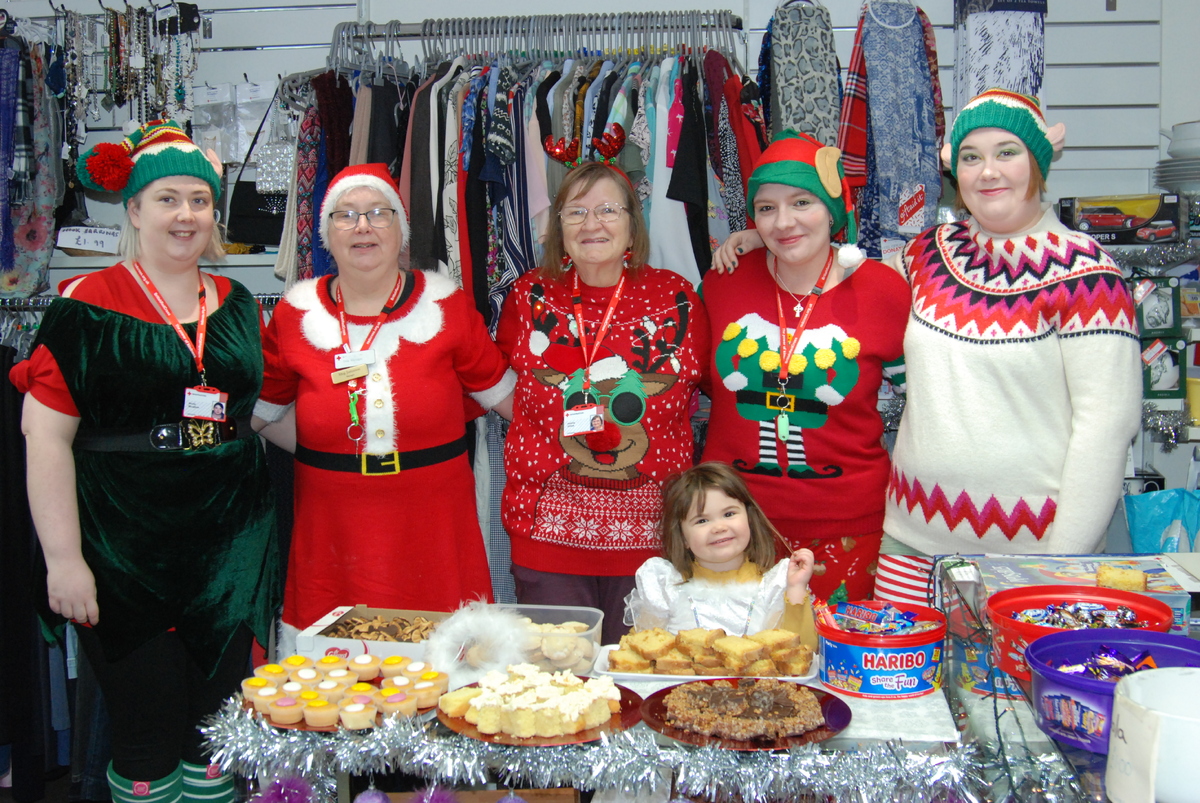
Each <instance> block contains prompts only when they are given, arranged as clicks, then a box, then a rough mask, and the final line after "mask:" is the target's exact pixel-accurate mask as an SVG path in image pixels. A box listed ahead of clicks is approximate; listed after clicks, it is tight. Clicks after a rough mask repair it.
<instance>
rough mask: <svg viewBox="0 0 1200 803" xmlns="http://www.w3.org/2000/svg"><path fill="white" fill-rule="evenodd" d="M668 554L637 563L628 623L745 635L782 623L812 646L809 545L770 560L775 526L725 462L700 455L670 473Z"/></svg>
mask: <svg viewBox="0 0 1200 803" xmlns="http://www.w3.org/2000/svg"><path fill="white" fill-rule="evenodd" d="M661 533H662V543H663V553H664V555H665V557H662V558H651V559H649V560H647V561H646V562H645V563H643V564H642V566H641V568H639V569H638V570H637V575H636V581H637V585H636V587H635V588H634V590H633V591H631V592H630V594H629V596H628V597H627V598H626V600H625V624H627V625H632V626H634V627H635V628H637V629H638V630H643V629H647V628H652V627H663V628H666V629H667V630H669V631H671V632H672V633H677V632H679V631H680V630H689V629H691V628H697V627H702V628H706V629H710V630H711V629H716V628H721V629H723V630H724V631H725V632H726V633H728V634H729V635H731V636H747V635H750V634H753V633H758V632H760V631H762V630H769V629H772V628H780V629H784V630H790V631H792V632H794V633H799V634H800V636H801V641H802V642H803V643H804V644H806V645H808V646H809V647H813V648H816V646H817V637H816V628H815V625H814V622H813V614H812V602H811V598H810V595H809V592H808V581H809V579H810V578H811V577H812V574H813V566H814V559H813V553H812V551H811V550H808V549H797V550H796V551H794V552H792V553H791V555H790V556H789V557H787V558H784V559H783V560H780V561H778V562H776V561H775V554H776V552H775V544H776V542H777V541H778V542H780V543H783V539H782V538H781V537H780V536H779V533H778V532H777V531H776V530H775V528H774V527H773V526H772V525H771V522H770V521H768V520H767V517H766V516H765V515H764V514H763V512H762V510H761V509H760V508H759V506H758V504H757V503H756V502H755V501H754V499H753V497H751V496H750V491H749V490H747V488H746V484H745V483H744V482H743V481H742V478H741V476H739V475H738V473H737V472H736V471H734V470H733V469H732V468H730V467H729V466H727V465H725V464H724V463H701V464H700V465H698V466H695V467H693V468H689V469H687V470H686V471H684V472H683V473H682V474H680V475H678V476H677V477H675V478H673V479H672V480H670V481H668V483H667V487H666V492H665V498H664V500H663V519H662V525H661Z"/></svg>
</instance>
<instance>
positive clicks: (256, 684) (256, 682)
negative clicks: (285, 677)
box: [242, 675, 271, 700]
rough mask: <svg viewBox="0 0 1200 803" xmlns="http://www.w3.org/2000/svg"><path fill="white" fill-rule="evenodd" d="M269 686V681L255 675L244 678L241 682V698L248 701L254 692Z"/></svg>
mask: <svg viewBox="0 0 1200 803" xmlns="http://www.w3.org/2000/svg"><path fill="white" fill-rule="evenodd" d="M270 685H271V681H269V680H267V679H266V678H260V677H258V676H257V675H255V676H254V677H249V678H246V679H245V680H243V681H242V696H243V697H245V698H246V699H247V700H249V699H250V698H251V696H253V694H254V692H256V691H258V690H259V689H262V688H265V687H267V686H270Z"/></svg>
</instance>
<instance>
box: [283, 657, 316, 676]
mask: <svg viewBox="0 0 1200 803" xmlns="http://www.w3.org/2000/svg"><path fill="white" fill-rule="evenodd" d="M279 664H280V666H282V667H283V668H284V669H286V670H287V671H288V672H295V671H296V670H297V669H305V668H309V669H311V668H312V666H313V659H311V658H309V657H307V656H305V655H289V656H288V657H287V658H284V659H283V660H282V661H280V662H279Z"/></svg>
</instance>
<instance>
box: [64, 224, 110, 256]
mask: <svg viewBox="0 0 1200 803" xmlns="http://www.w3.org/2000/svg"><path fill="white" fill-rule="evenodd" d="M120 236H121V233H120V231H118V230H117V229H101V228H92V227H87V226H65V227H63V228H61V229H59V230H58V239H57V240H56V241H55V245H57V246H58V247H59V248H78V249H79V250H81V251H95V252H97V253H100V254H115V253H117V240H118V239H119V238H120Z"/></svg>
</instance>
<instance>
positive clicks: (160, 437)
mask: <svg viewBox="0 0 1200 803" xmlns="http://www.w3.org/2000/svg"><path fill="white" fill-rule="evenodd" d="M252 435H254V428H253V427H251V426H250V418H249V416H247V417H245V418H236V419H230V420H226V421H208V420H206V419H203V418H185V419H183V420H182V421H180V422H178V423H172V424H159V425H157V426H154V427H151V428H150V429H149V431H147V430H145V429H101V430H94V431H91V432H83V431H81V432H79V433H77V434H76V435H75V448H77V449H82V450H84V451H88V452H191V451H195V450H197V449H204V448H208V447H212V446H220V445H221V444H222V443H229V442H231V441H236V440H239V439H240V438H249V437H250V436H252Z"/></svg>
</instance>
